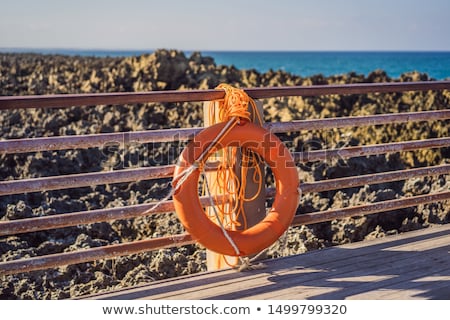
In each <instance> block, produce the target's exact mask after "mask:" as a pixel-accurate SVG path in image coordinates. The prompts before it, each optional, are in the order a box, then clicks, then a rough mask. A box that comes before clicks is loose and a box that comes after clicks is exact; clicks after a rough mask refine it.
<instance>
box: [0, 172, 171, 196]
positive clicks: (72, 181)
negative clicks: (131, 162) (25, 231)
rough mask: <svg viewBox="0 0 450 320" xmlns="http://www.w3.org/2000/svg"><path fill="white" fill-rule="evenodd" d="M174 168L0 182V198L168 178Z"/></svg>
mask: <svg viewBox="0 0 450 320" xmlns="http://www.w3.org/2000/svg"><path fill="white" fill-rule="evenodd" d="M174 168H175V166H173V165H168V166H158V167H146V168H137V169H127V170H117V171H103V172H91V173H82V174H68V175H62V176H51V177H42V178H30V179H21V180H7V181H0V196H4V195H10V194H20V193H27V192H42V191H49V190H61V189H70V188H80V187H88V186H93V185H101V184H112V183H121V182H131V181H140V180H149V179H159V178H168V177H171V176H172V175H173V172H174Z"/></svg>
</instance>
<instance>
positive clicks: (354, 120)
mask: <svg viewBox="0 0 450 320" xmlns="http://www.w3.org/2000/svg"><path fill="white" fill-rule="evenodd" d="M445 119H450V110H433V111H420V112H408V113H394V114H379V115H371V116H357V117H340V118H327V119H314V120H297V121H289V122H273V123H265V124H264V127H265V128H266V129H268V130H270V131H271V132H273V133H282V132H291V131H301V130H308V131H310V130H322V129H335V128H345V127H355V126H363V125H380V124H389V123H399V122H408V121H430V120H445ZM201 130H203V128H180V129H165V130H148V131H130V132H117V133H102V134H91V135H77V136H58V137H43V138H25V139H10V140H1V141H0V152H1V153H25V152H39V151H54V150H63V149H88V148H95V147H103V146H106V145H108V144H111V143H114V144H119V145H120V146H122V147H124V146H126V144H127V143H158V142H174V141H186V140H190V139H192V137H193V136H194V135H196V134H197V133H199V132H200V131H201Z"/></svg>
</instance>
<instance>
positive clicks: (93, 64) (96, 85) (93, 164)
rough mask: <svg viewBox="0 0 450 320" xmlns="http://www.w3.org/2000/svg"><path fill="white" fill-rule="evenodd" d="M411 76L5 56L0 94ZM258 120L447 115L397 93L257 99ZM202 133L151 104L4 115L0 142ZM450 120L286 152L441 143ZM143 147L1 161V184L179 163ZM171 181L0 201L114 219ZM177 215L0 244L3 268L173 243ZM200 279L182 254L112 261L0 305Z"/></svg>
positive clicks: (438, 220)
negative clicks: (50, 257)
mask: <svg viewBox="0 0 450 320" xmlns="http://www.w3.org/2000/svg"><path fill="white" fill-rule="evenodd" d="M432 80H433V79H430V78H429V77H428V76H427V75H426V74H423V73H420V72H413V73H407V74H403V75H402V76H401V77H400V78H398V79H391V78H389V77H388V76H387V75H386V73H385V72H383V71H382V70H374V71H373V72H372V73H370V74H369V75H367V76H366V75H361V74H356V73H354V72H349V73H347V74H342V75H335V76H331V77H324V76H322V75H316V76H312V77H307V78H304V77H302V76H301V75H294V74H290V73H286V72H284V71H279V70H277V71H269V72H266V73H259V72H257V71H256V70H239V69H237V68H235V67H234V66H223V65H217V64H216V63H215V62H214V60H213V59H212V58H210V57H206V56H203V55H202V54H201V53H198V52H195V53H193V54H192V55H190V56H186V55H185V54H184V53H183V52H181V51H175V50H158V51H155V52H153V53H152V54H148V55H142V56H136V57H124V58H108V57H105V58H97V57H81V56H60V55H40V54H13V53H0V95H3V96H6V95H35V94H65V93H93V92H140V91H149V90H192V89H210V88H214V87H216V86H217V85H218V84H220V83H228V84H231V85H234V86H236V87H242V88H245V87H272V86H294V85H295V86H299V85H303V86H309V85H318V84H344V83H374V82H392V81H396V82H398V81H432ZM263 103H264V118H265V121H268V122H273V121H290V120H300V119H317V118H330V117H341V116H358V115H369V114H381V113H397V112H408V111H425V110H438V109H448V106H449V105H450V92H449V91H439V92H434V91H429V92H405V93H401V94H400V93H389V94H388V93H386V94H365V95H346V96H337V95H330V96H320V97H286V98H276V99H275V98H271V99H265V100H264V101H263ZM202 125H203V110H202V104H201V103H148V104H133V105H114V106H111V105H103V106H86V107H72V108H60V109H58V108H55V109H27V110H25V109H17V110H2V111H0V128H1V133H0V135H1V136H0V138H1V139H15V138H32V137H44V136H59V135H75V134H92V133H107V132H124V131H125V132H126V131H136V130H151V129H164V128H175V127H200V126H202ZM449 131H450V121H448V120H442V121H429V122H411V123H405V124H391V125H383V126H366V127H359V128H353V129H348V128H344V129H334V130H331V131H323V130H322V131H312V132H301V133H298V132H293V133H286V134H280V135H279V136H280V138H281V139H282V140H283V141H285V142H286V144H287V146H288V147H289V148H290V150H291V151H304V150H310V149H325V148H337V147H342V146H352V145H364V144H376V143H388V142H395V141H404V140H419V139H426V138H439V137H448V136H450V135H449ZM181 147H182V145H180V146H179V148H173V146H171V145H170V144H168V143H157V144H146V145H139V146H137V147H136V146H135V148H127V149H126V150H122V151H114V152H111V150H108V149H105V148H92V149H89V150H78V149H77V150H62V151H47V152H39V153H24V154H15V155H5V154H0V164H1V165H0V179H1V180H2V181H4V180H13V179H25V178H35V177H44V176H52V175H62V174H74V173H85V172H98V171H104V170H119V169H126V168H132V167H143V166H150V165H163V164H170V163H175V162H176V159H177V156H178V153H177V152H178V151H180V148H181ZM449 159H450V148H440V149H426V150H419V151H415V152H403V153H398V154H387V155H379V156H369V157H358V158H353V159H349V160H342V159H339V160H333V161H328V162H314V163H306V164H302V165H299V168H300V170H301V172H302V173H301V179H302V181H306V182H311V181H319V180H324V179H332V178H338V177H346V176H353V175H357V174H369V173H377V172H384V171H390V170H398V169H407V168H412V167H422V166H431V165H439V164H444V163H450V160H449ZM168 188H169V180H168V179H160V180H149V181H137V182H132V183H121V184H113V185H99V186H92V187H85V188H78V189H66V190H58V191H42V192H35V193H29V194H20V195H11V196H2V197H0V220H3V221H6V220H14V219H21V218H29V217H38V216H46V215H52V214H58V213H67V212H76V211H84V210H93V209H100V208H112V207H118V206H125V205H133V204H139V203H145V202H149V201H155V200H158V199H161V198H162V197H164V196H165V194H166V193H167V190H168ZM449 189H450V177H449V176H448V175H447V176H445V175H442V176H435V177H425V178H415V179H409V180H406V181H399V182H392V183H383V184H378V185H371V186H364V187H361V188H349V189H342V190H337V191H327V192H321V193H312V194H305V195H304V196H303V197H302V200H301V204H300V206H299V208H298V211H297V214H302V213H307V212H314V211H319V210H327V209H331V208H341V207H345V206H351V205H358V204H362V203H367V202H377V201H382V200H390V199H396V198H400V197H404V196H412V195H421V194H427V193H431V192H438V191H443V190H449ZM449 220H450V203H449V202H440V203H432V204H428V205H419V206H418V207H413V208H405V209H400V210H395V212H387V213H382V214H375V215H370V216H366V217H362V218H349V219H344V220H336V221H332V222H330V223H320V224H315V225H310V226H301V227H294V228H291V229H290V230H289V232H288V234H287V237H286V239H285V241H283V243H281V242H280V243H277V244H275V245H274V246H272V247H271V248H270V250H269V252H268V255H269V257H279V256H283V255H288V254H298V253H303V252H307V251H310V250H316V249H321V248H324V247H327V246H332V245H338V244H343V243H347V242H353V241H363V240H367V239H372V238H377V237H384V236H389V235H392V234H397V233H400V232H407V231H410V230H416V229H420V228H425V227H428V226H429V225H430V224H443V223H448V222H449ZM182 230H183V228H182V226H181V225H180V223H179V222H178V220H177V218H176V215H175V214H174V213H171V214H161V215H155V216H151V217H141V218H135V219H129V220H120V221H114V222H112V223H106V222H105V223H96V224H92V225H87V226H77V227H69V228H63V229H59V230H54V231H42V232H35V233H29V234H23V235H17V236H9V237H0V257H1V258H0V261H10V260H14V259H20V258H24V257H34V256H40V255H46V254H52V253H58V252H70V251H74V250H79V249H82V248H90V247H98V246H102V245H107V244H112V243H122V242H129V241H133V240H138V239H146V238H149V237H158V236H162V235H170V234H176V233H180V232H181V231H182ZM204 270H206V263H205V251H204V249H203V248H202V247H201V246H198V245H189V246H185V247H180V248H171V249H163V250H158V251H152V252H146V253H143V254H136V255H131V256H125V257H119V258H116V259H109V260H102V261H95V262H91V263H83V264H77V265H69V266H64V267H60V268H56V269H51V270H43V271H35V272H30V273H22V274H17V275H10V276H2V277H0V299H65V298H73V297H78V296H81V295H85V294H89V293H94V292H100V291H106V290H111V289H114V288H121V287H126V286H131V285H136V284H140V283H145V282H149V281H154V280H158V279H165V278H169V277H175V276H179V275H186V274H191V273H195V272H200V271H204Z"/></svg>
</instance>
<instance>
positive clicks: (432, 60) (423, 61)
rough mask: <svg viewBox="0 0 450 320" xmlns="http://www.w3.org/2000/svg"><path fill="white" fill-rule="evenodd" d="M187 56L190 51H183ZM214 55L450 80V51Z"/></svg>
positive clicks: (113, 53) (256, 63)
mask: <svg viewBox="0 0 450 320" xmlns="http://www.w3.org/2000/svg"><path fill="white" fill-rule="evenodd" d="M1 52H34V53H42V54H62V55H71V56H74V55H80V56H95V57H107V56H109V57H126V56H138V55H142V54H149V53H152V52H153V51H152V50H84V49H14V48H7V49H5V48H4V49H2V48H0V53H1ZM184 52H185V54H186V56H190V55H191V54H192V51H184ZM200 52H201V53H202V55H203V56H210V57H213V58H214V60H215V62H216V64H218V65H228V66H231V65H234V66H235V67H236V68H238V69H255V70H257V71H258V72H267V71H269V70H274V71H275V70H283V71H286V72H289V73H292V74H295V75H299V76H302V77H309V76H313V75H319V74H321V75H324V76H330V75H339V74H346V73H350V72H355V73H357V74H364V75H366V76H367V75H368V74H369V73H371V72H373V71H375V70H380V69H381V70H384V71H385V72H386V73H387V74H388V76H389V77H391V78H398V77H399V76H400V75H401V74H403V73H407V72H413V71H417V72H420V73H426V74H427V75H428V76H429V77H430V78H431V79H434V80H450V52H445V51H438V52H430V51H418V52H415V51H200Z"/></svg>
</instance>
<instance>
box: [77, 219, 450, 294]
mask: <svg viewBox="0 0 450 320" xmlns="http://www.w3.org/2000/svg"><path fill="white" fill-rule="evenodd" d="M265 264H266V268H265V269H262V270H253V271H246V272H237V271H235V270H222V271H216V272H206V273H201V274H195V275H191V276H186V277H181V278H175V279H169V280H164V281H157V282H152V283H150V284H148V285H143V286H139V287H133V288H130V289H123V290H120V291H115V292H110V293H106V294H97V295H91V296H89V297H86V298H88V299H183V300H192V299H195V300H196V299H221V300H229V299H277V300H285V299H286V300H287V299H323V300H331V299H373V300H375V299H383V300H386V299H450V224H447V225H442V226H432V227H430V228H427V229H423V230H419V231H413V232H408V233H405V234H401V235H397V236H390V237H387V238H381V239H377V240H373V241H364V242H359V243H352V244H348V245H342V246H337V247H332V248H327V249H324V250H318V251H313V252H309V253H306V254H301V255H296V256H291V257H286V258H281V259H274V260H269V261H265Z"/></svg>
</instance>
